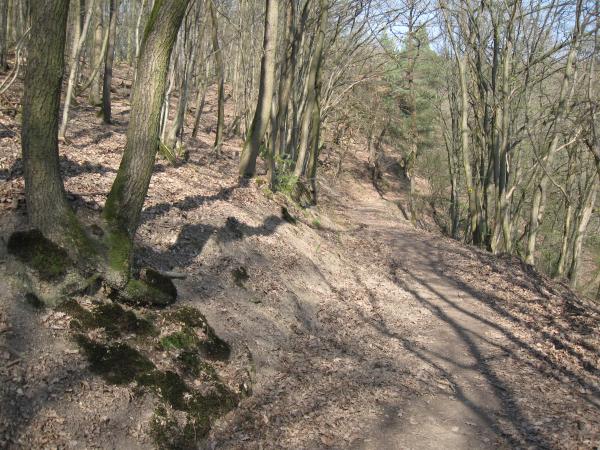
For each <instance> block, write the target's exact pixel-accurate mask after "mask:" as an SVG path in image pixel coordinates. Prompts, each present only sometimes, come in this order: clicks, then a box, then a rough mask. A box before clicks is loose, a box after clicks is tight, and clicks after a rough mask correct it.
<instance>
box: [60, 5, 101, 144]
mask: <svg viewBox="0 0 600 450" xmlns="http://www.w3.org/2000/svg"><path fill="white" fill-rule="evenodd" d="M95 1H96V0H90V2H89V6H88V9H87V12H86V14H85V21H84V24H83V27H82V28H81V33H79V39H78V40H77V41H75V40H73V48H72V49H71V61H70V68H69V81H68V83H67V93H66V95H65V104H64V106H63V116H62V123H61V126H60V131H59V133H58V138H59V139H60V140H63V141H64V140H65V133H66V132H67V124H68V122H69V107H70V106H71V98H72V97H73V95H74V94H73V89H74V87H75V82H76V79H77V68H78V66H79V56H80V55H81V49H82V48H83V43H84V42H85V38H86V36H87V31H88V28H89V26H90V19H91V18H92V13H93V11H94V3H95ZM77 26H79V18H77ZM74 35H75V36H77V33H75V34H74Z"/></svg>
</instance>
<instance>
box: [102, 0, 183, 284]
mask: <svg viewBox="0 0 600 450" xmlns="http://www.w3.org/2000/svg"><path fill="white" fill-rule="evenodd" d="M189 1H190V0H162V1H157V2H156V3H155V4H154V9H153V11H152V15H151V17H150V20H149V21H148V24H147V25H146V31H145V34H144V38H143V40H142V44H141V50H140V56H139V61H138V67H137V76H136V80H135V84H134V85H133V94H132V98H131V113H130V119H129V126H128V127H127V143H126V145H125V152H124V153H123V159H122V160H121V164H120V166H119V170H118V172H117V176H116V178H115V181H114V183H113V186H112V188H111V191H110V193H109V195H108V198H107V199H106V206H105V209H104V213H103V215H104V218H105V219H106V221H107V223H108V225H109V227H110V230H109V236H110V239H109V243H108V244H109V246H110V255H111V257H110V260H111V261H112V269H113V270H114V271H115V272H116V273H114V275H116V276H117V277H118V276H119V275H120V278H121V280H122V281H126V280H127V279H128V277H129V268H130V264H131V258H132V244H133V236H134V235H135V232H136V230H137V227H138V224H139V219H140V214H141V211H142V207H143V205H144V199H145V198H146V193H147V192H148V186H149V185H150V178H151V177H152V169H153V167H154V161H155V158H156V152H157V150H158V145H159V130H160V112H161V108H162V105H163V101H164V98H165V88H166V82H167V74H168V70H169V60H170V58H171V52H172V50H173V45H174V44H175V40H176V38H177V32H178V30H179V27H180V25H181V22H182V20H183V17H184V14H185V10H186V8H187V5H188V3H189Z"/></svg>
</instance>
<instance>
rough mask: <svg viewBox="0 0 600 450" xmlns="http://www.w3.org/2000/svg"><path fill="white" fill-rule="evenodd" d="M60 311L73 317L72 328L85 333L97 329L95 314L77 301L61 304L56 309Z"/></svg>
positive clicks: (72, 300)
mask: <svg viewBox="0 0 600 450" xmlns="http://www.w3.org/2000/svg"><path fill="white" fill-rule="evenodd" d="M56 309H57V310H58V311H61V312H64V313H65V314H68V315H69V316H71V318H72V319H73V320H71V328H73V329H75V330H78V331H84V330H88V329H92V328H97V326H96V320H95V318H94V314H92V312H91V311H88V310H87V309H85V308H84V307H83V306H81V305H80V304H79V303H78V302H77V300H75V299H73V298H69V299H67V300H65V301H63V302H62V303H61V304H59V305H58V306H57V308H56Z"/></svg>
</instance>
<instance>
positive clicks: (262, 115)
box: [239, 0, 279, 178]
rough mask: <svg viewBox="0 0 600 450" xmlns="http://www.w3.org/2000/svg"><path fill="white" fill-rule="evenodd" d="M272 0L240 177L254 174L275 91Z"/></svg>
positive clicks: (269, 0) (274, 6)
mask: <svg viewBox="0 0 600 450" xmlns="http://www.w3.org/2000/svg"><path fill="white" fill-rule="evenodd" d="M277 4H278V2H277V1H276V0H266V11H265V30H264V38H263V56H262V61H261V66H260V84H259V87H258V104H257V105H256V111H255V113H254V119H253V120H252V125H251V126H250V132H249V133H248V136H247V137H246V141H245V142H244V148H243V150H242V155H241V158H240V166H239V174H240V176H241V177H248V178H250V177H253V176H254V173H255V172H256V158H257V157H258V154H259V152H260V146H261V143H262V141H263V137H264V135H265V132H266V131H267V125H268V122H269V116H270V115H271V104H272V102H273V92H274V91H275V59H276V55H277V52H276V46H277V21H278V16H279V9H278V7H277Z"/></svg>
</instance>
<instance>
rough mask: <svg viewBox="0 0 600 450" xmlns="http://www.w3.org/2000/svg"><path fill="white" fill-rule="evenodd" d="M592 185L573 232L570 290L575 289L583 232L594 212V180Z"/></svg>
mask: <svg viewBox="0 0 600 450" xmlns="http://www.w3.org/2000/svg"><path fill="white" fill-rule="evenodd" d="M593 183H594V184H593V186H592V187H591V188H590V190H589V191H588V193H587V195H586V196H585V198H584V199H583V202H582V205H581V209H580V210H579V212H578V214H577V222H578V225H577V229H576V230H575V236H574V238H575V239H574V241H573V253H572V259H571V268H570V269H569V285H570V286H571V288H572V289H575V288H576V287H577V280H578V278H579V267H580V265H581V254H582V249H583V240H584V238H585V231H586V230H587V227H588V224H589V223H590V219H591V217H592V212H593V211H594V205H595V204H596V195H597V193H598V184H597V183H595V180H594V181H593Z"/></svg>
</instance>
